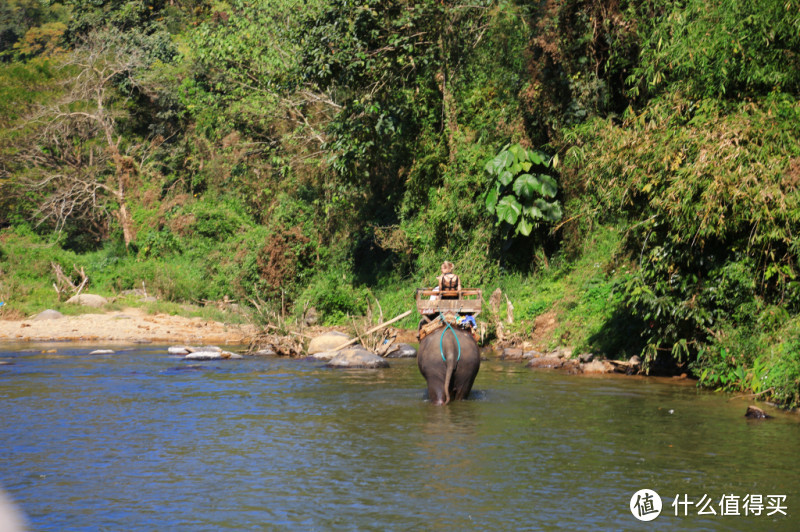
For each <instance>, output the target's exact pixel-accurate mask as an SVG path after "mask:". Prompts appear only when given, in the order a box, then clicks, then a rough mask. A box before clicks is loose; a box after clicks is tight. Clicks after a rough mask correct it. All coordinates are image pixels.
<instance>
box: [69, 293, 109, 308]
mask: <svg viewBox="0 0 800 532" xmlns="http://www.w3.org/2000/svg"><path fill="white" fill-rule="evenodd" d="M67 303H71V304H73V305H83V306H84V307H94V308H100V307H102V306H103V305H105V304H106V303H108V300H107V299H106V298H104V297H103V296H98V295H96V294H79V295H77V296H72V297H71V298H69V299H67Z"/></svg>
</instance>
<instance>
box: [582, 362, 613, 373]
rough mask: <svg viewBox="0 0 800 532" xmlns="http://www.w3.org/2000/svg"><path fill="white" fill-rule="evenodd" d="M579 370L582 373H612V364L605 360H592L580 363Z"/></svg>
mask: <svg viewBox="0 0 800 532" xmlns="http://www.w3.org/2000/svg"><path fill="white" fill-rule="evenodd" d="M581 371H583V372H584V373H613V372H614V366H613V364H611V363H610V362H608V361H606V360H592V361H591V362H586V363H585V364H581Z"/></svg>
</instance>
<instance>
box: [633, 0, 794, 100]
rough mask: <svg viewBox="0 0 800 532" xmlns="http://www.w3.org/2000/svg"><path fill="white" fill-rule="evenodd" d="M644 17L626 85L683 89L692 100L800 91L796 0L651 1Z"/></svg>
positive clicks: (652, 90) (643, 88)
mask: <svg viewBox="0 0 800 532" xmlns="http://www.w3.org/2000/svg"><path fill="white" fill-rule="evenodd" d="M654 6H655V8H654V9H655V10H656V12H657V16H654V17H652V18H645V19H643V20H642V24H641V29H640V32H641V33H642V34H643V39H642V44H641V46H642V54H641V62H640V64H639V66H638V67H637V68H636V69H635V70H634V73H633V74H632V75H631V78H630V81H631V82H635V81H638V85H637V89H638V90H640V91H641V90H646V91H648V92H661V91H665V90H667V91H669V90H675V87H676V86H677V87H682V88H684V89H685V90H686V92H687V94H688V95H690V96H691V97H693V98H707V97H715V96H719V97H724V96H728V97H736V98H741V97H743V96H755V95H764V94H768V93H770V92H773V91H776V90H777V91H785V92H795V91H797V90H798V89H800V56H799V55H798V54H799V53H800V10H798V5H797V3H796V2H792V1H789V2H787V1H785V0H764V1H760V2H742V1H740V0H716V1H714V2H708V1H705V0H684V1H681V2H672V1H658V2H654Z"/></svg>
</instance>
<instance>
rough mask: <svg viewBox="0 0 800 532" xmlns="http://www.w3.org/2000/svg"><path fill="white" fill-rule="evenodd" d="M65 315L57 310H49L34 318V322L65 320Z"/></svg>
mask: <svg viewBox="0 0 800 532" xmlns="http://www.w3.org/2000/svg"><path fill="white" fill-rule="evenodd" d="M63 317H64V315H63V314H61V313H60V312H59V311H57V310H53V309H47V310H45V311H43V312H40V313H39V314H37V315H36V316H34V317H33V321H42V320H58V319H61V318H63Z"/></svg>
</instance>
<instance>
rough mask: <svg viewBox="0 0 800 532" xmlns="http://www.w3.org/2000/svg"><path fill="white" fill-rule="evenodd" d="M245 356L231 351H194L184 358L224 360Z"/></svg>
mask: <svg viewBox="0 0 800 532" xmlns="http://www.w3.org/2000/svg"><path fill="white" fill-rule="evenodd" d="M240 358H244V357H242V355H239V354H237V353H231V352H230V351H222V350H220V351H212V350H208V351H193V352H191V353H189V354H188V355H186V356H185V357H183V359H184V360H224V359H240Z"/></svg>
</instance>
